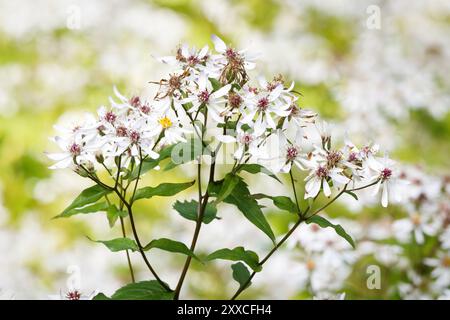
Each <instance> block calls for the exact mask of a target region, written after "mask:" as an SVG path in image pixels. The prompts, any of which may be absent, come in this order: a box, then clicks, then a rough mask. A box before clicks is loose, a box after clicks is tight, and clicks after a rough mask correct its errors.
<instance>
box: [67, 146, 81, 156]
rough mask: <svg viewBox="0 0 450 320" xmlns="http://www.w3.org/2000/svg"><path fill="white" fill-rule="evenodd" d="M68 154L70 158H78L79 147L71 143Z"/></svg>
mask: <svg viewBox="0 0 450 320" xmlns="http://www.w3.org/2000/svg"><path fill="white" fill-rule="evenodd" d="M69 152H70V154H72V156H79V155H80V153H81V146H80V145H79V144H76V143H73V144H72V145H71V146H70V148H69Z"/></svg>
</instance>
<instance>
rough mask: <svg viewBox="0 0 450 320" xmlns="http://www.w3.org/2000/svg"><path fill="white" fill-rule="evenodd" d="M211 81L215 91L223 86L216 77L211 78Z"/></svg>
mask: <svg viewBox="0 0 450 320" xmlns="http://www.w3.org/2000/svg"><path fill="white" fill-rule="evenodd" d="M209 82H211V85H212V87H213V90H214V91H217V90H219V89H220V88H222V84H221V83H220V81H219V80H217V79H215V78H209Z"/></svg>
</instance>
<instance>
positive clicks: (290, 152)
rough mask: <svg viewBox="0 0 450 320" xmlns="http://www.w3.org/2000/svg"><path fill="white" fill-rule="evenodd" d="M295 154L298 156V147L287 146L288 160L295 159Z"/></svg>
mask: <svg viewBox="0 0 450 320" xmlns="http://www.w3.org/2000/svg"><path fill="white" fill-rule="evenodd" d="M297 156H298V149H297V148H296V147H294V146H292V147H289V148H287V151H286V158H287V159H288V160H289V161H293V160H295V159H296V158H297Z"/></svg>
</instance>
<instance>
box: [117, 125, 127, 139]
mask: <svg viewBox="0 0 450 320" xmlns="http://www.w3.org/2000/svg"><path fill="white" fill-rule="evenodd" d="M127 133H128V130H127V128H125V127H124V126H120V127H118V128H117V129H116V135H117V136H118V137H126V136H127Z"/></svg>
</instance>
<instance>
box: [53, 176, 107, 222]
mask: <svg viewBox="0 0 450 320" xmlns="http://www.w3.org/2000/svg"><path fill="white" fill-rule="evenodd" d="M110 192H111V190H109V189H106V188H104V187H102V186H100V185H97V184H96V185H94V186H92V187H89V188H87V189H84V190H83V191H82V192H81V193H80V194H79V195H78V196H77V197H76V198H75V200H73V201H72V203H71V204H70V205H69V206H68V207H67V208H66V209H65V210H64V211H63V212H62V213H61V214H60V215H59V216H64V215H67V214H68V213H69V212H70V211H72V210H73V209H77V208H81V207H84V206H86V205H88V204H91V203H94V202H96V201H97V200H99V199H100V198H101V197H103V196H105V195H107V194H108V193H110Z"/></svg>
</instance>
